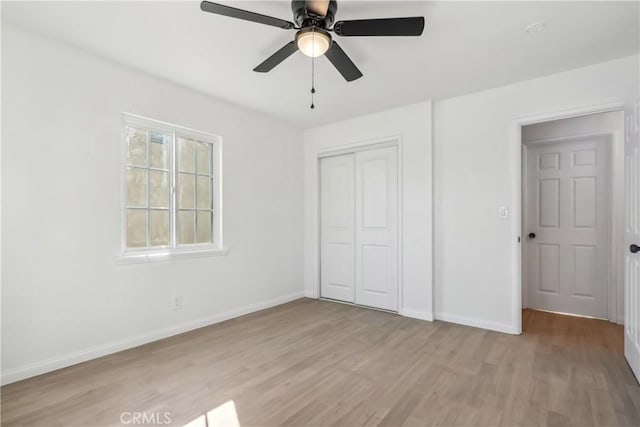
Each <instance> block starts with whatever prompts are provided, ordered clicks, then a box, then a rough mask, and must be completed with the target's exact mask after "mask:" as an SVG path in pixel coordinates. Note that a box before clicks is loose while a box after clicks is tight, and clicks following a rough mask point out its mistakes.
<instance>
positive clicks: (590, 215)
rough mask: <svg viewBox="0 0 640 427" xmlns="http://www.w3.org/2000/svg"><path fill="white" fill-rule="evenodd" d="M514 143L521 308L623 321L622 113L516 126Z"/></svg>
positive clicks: (524, 324)
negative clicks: (518, 159) (518, 155)
mask: <svg viewBox="0 0 640 427" xmlns="http://www.w3.org/2000/svg"><path fill="white" fill-rule="evenodd" d="M521 143H522V189H521V191H522V230H521V234H520V235H521V251H522V252H521V261H522V265H521V267H522V268H521V283H522V294H521V295H522V300H521V306H522V308H523V309H528V310H540V311H550V312H555V313H562V314H569V315H574V316H582V317H591V318H597V319H605V320H607V321H609V322H613V323H619V324H622V323H623V319H624V271H623V254H622V246H623V244H622V243H623V242H624V226H623V224H624V210H623V207H624V175H623V174H624V112H623V111H608V112H602V113H594V114H585V115H580V116H576V117H570V118H562V119H555V120H550V121H544V122H538V123H533V124H527V125H523V126H522V127H521ZM525 314H526V313H525ZM525 317H528V318H530V319H535V318H538V317H536V316H525ZM522 326H523V332H525V333H526V331H527V328H528V327H529V326H530V325H529V326H528V322H523V323H522Z"/></svg>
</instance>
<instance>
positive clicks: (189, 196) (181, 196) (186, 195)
mask: <svg viewBox="0 0 640 427" xmlns="http://www.w3.org/2000/svg"><path fill="white" fill-rule="evenodd" d="M195 185H196V184H195V176H193V175H187V174H183V173H181V174H179V175H178V207H179V208H181V209H193V208H194V207H195V205H196V202H195V190H196V189H195Z"/></svg>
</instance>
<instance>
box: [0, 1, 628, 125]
mask: <svg viewBox="0 0 640 427" xmlns="http://www.w3.org/2000/svg"><path fill="white" fill-rule="evenodd" d="M221 3H224V4H227V5H232V6H235V7H240V8H244V9H248V10H252V11H255V12H259V13H263V14H267V15H272V16H276V17H281V18H284V19H287V20H291V19H292V17H291V7H290V2H287V1H277V2H272V1H268V2H267V1H261V2H240V1H221ZM638 6H639V4H638V2H612V1H603V2H589V1H578V2H540V1H537V2H477V1H476V2H418V1H409V2H399V1H393V2H376V1H338V12H337V19H357V18H377V17H393V16H415V15H424V16H425V18H426V27H425V32H424V34H423V36H422V37H419V38H392V37H388V38H365V37H361V38H342V39H340V38H338V39H339V42H340V44H341V46H342V47H343V49H344V50H345V51H346V52H347V53H348V54H349V55H350V56H351V58H352V59H353V61H354V62H355V63H356V64H357V66H358V67H359V68H360V70H361V71H362V72H363V74H364V77H363V78H361V79H359V80H357V81H355V82H352V83H347V82H345V81H344V79H343V78H342V77H341V76H340V75H339V74H338V72H337V71H336V70H335V69H333V67H332V66H331V64H330V63H329V62H328V61H327V60H326V58H318V60H317V63H316V88H317V91H318V93H317V94H316V102H315V103H316V109H315V110H310V109H309V104H310V94H309V89H310V79H311V63H310V59H309V58H307V57H305V56H303V55H302V54H301V53H299V52H298V53H296V54H294V55H293V56H292V57H290V58H289V59H288V60H286V61H285V62H284V63H282V64H280V65H279V66H278V67H276V68H275V69H274V70H273V71H272V72H270V73H268V74H259V73H254V72H253V71H251V70H252V69H253V67H255V66H256V65H257V64H259V63H260V62H262V60H264V59H265V58H266V57H268V56H269V55H270V54H271V53H273V52H274V51H275V50H277V49H279V48H280V47H281V46H283V45H284V44H285V43H287V42H289V41H290V40H292V38H293V36H294V31H285V30H281V29H279V28H274V27H268V26H264V25H259V24H254V23H250V22H245V21H239V20H234V19H231V18H226V17H222V16H216V15H212V14H208V13H204V12H201V11H200V8H199V3H198V2H191V1H178V2H111V1H107V2H28V1H22V2H6V1H3V2H2V20H3V21H4V22H9V23H11V24H14V25H16V26H20V27H23V28H26V29H29V30H32V31H35V32H38V33H40V34H43V35H46V36H48V37H54V38H58V39H61V40H63V41H65V42H68V43H70V44H73V45H76V46H79V47H81V48H84V49H87V50H90V51H94V52H96V53H98V54H99V55H101V56H104V57H107V58H110V59H113V60H115V61H118V62H120V63H124V64H127V65H129V66H131V67H135V68H136V69H139V70H142V71H145V72H148V73H150V74H153V75H156V76H159V77H162V78H165V79H167V80H170V81H173V82H176V83H179V84H182V85H184V86H187V87H190V88H193V89H196V90H198V91H201V92H204V93H207V94H210V95H212V96H214V97H216V98H219V99H224V100H227V101H231V102H233V103H236V104H240V105H243V106H246V107H249V108H253V109H256V110H260V111H263V112H265V113H267V114H270V115H275V116H278V117H281V118H285V119H287V120H291V121H293V122H294V123H295V124H296V125H297V126H303V127H310V126H314V125H319V124H324V123H327V122H331V121H336V120H341V119H346V118H349V117H353V116H356V115H360V114H365V113H369V112H373V111H379V110H383V109H386V108H391V107H395V106H399V105H404V104H409V103H413V102H419V101H422V100H425V99H430V98H431V99H439V98H445V97H450V96H455V95H461V94H465V93H470V92H474V91H478V90H482V89H488V88H491V87H496V86H501V85H504V84H508V83H513V82H517V81H522V80H526V79H530V78H533V77H538V76H543V75H548V74H551V73H555V72H559V71H563V70H567V69H571V68H577V67H581V66H585V65H588V64H593V63H597V62H603V61H607V60H611V59H614V58H618V57H623V56H627V55H631V54H634V53H638V50H639V41H638V40H639V37H640V34H639V29H638V28H639V18H638V16H639V7H638ZM534 22H543V23H545V24H546V30H545V31H544V32H541V33H538V34H534V35H531V34H528V33H527V32H526V31H525V30H524V29H525V27H527V26H528V25H529V24H531V23H534Z"/></svg>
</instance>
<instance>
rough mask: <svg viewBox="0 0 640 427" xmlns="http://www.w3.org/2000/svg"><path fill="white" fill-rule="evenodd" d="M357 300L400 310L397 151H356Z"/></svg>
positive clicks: (388, 148) (370, 304)
mask: <svg viewBox="0 0 640 427" xmlns="http://www.w3.org/2000/svg"><path fill="white" fill-rule="evenodd" d="M355 156H356V157H355V177H356V178H355V188H356V190H355V193H356V203H355V211H356V221H355V231H356V233H355V236H356V237H355V240H356V256H355V266H356V278H355V281H356V303H357V304H360V305H366V306H369V307H376V308H382V309H385V310H392V311H397V310H398V154H397V148H396V147H385V148H378V149H372V150H367V151H360V152H357V153H355Z"/></svg>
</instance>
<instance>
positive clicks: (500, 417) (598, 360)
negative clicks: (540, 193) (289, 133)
mask: <svg viewBox="0 0 640 427" xmlns="http://www.w3.org/2000/svg"><path fill="white" fill-rule="evenodd" d="M523 324H524V325H525V326H524V329H525V333H524V334H523V335H522V336H510V335H506V334H500V333H497V332H488V331H484V330H481V329H475V328H470V327H465V326H458V325H454V324H450V323H445V322H433V323H430V322H423V321H419V320H413V319H408V318H404V317H400V316H396V315H392V314H387V313H383V312H379V311H373V310H366V309H361V308H356V307H351V306H347V305H343V304H337V303H330V302H324V301H314V300H308V299H303V300H298V301H295V302H292V303H289V304H285V305H282V306H279V307H275V308H272V309H269V310H265V311H262V312H259V313H254V314H251V315H248V316H244V317H241V318H238V319H234V320H231V321H228V322H224V323H220V324H218V325H213V326H210V327H207V328H203V329H199V330H197V331H193V332H190V333H187V334H183V335H180V336H176V337H172V338H169V339H166V340H163V341H159V342H156V343H152V344H149V345H146V346H142V347H138V348H135V349H132V350H128V351H124V352H121V353H117V354H114V355H111V356H107V357H103V358H101V359H97V360H94V361H91V362H87V363H84V364H81V365H76V366H74V367H71V368H67V369H63V370H60V371H57V372H53V373H50V374H46V375H43V376H40V377H36V378H33V379H29V380H26V381H22V382H19V383H15V384H10V385H8V386H5V387H3V388H2V424H3V425H6V426H11V425H35V426H40V425H41V426H53V425H65V426H74V425H78V426H85V425H86V426H101V425H121V424H120V416H121V413H122V412H124V411H127V412H136V411H137V412H146V413H148V414H150V413H162V412H165V411H168V412H169V413H170V418H171V421H172V424H171V425H182V424H185V423H187V422H189V421H191V420H193V419H195V418H197V417H198V416H200V415H202V414H205V413H207V412H208V411H210V410H212V409H214V408H216V407H218V406H219V405H221V404H223V403H225V402H227V401H229V400H232V401H233V402H234V404H235V408H236V412H237V418H238V421H239V423H240V425H241V426H277V425H288V426H302V425H340V426H349V427H351V426H360V425H386V426H400V425H415V426H426V425H456V426H458V425H475V426H494V425H495V426H498V425H504V426H514V425H558V426H569V425H574V426H591V425H602V426H622V425H629V426H640V387H639V386H638V384H637V383H636V381H635V379H634V378H633V375H632V374H631V371H630V370H629V367H628V366H627V365H626V362H625V361H624V358H623V355H622V348H623V341H622V328H621V327H620V326H616V325H612V324H610V323H607V322H604V321H599V320H588V319H581V318H576V317H568V316H559V315H554V314H549V313H543V312H534V311H528V310H527V311H525V313H524V323H523ZM203 425H204V424H203Z"/></svg>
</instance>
